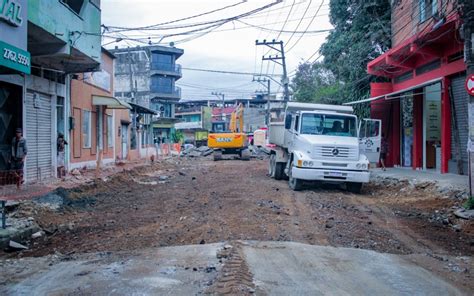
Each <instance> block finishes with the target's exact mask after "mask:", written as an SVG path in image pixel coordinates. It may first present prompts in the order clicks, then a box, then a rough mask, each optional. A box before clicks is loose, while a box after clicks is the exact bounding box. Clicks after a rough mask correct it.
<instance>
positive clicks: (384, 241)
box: [0, 156, 474, 294]
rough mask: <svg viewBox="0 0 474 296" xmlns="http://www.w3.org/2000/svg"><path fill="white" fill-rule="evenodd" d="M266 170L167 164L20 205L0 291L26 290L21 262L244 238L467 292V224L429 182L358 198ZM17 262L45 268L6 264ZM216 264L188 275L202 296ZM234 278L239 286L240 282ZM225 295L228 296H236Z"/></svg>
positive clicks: (452, 196) (385, 182)
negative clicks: (20, 226) (349, 256)
mask: <svg viewBox="0 0 474 296" xmlns="http://www.w3.org/2000/svg"><path fill="white" fill-rule="evenodd" d="M267 164H268V159H267V157H265V159H263V160H261V159H258V158H253V159H252V160H251V161H250V162H242V161H240V160H223V161H219V162H215V161H213V160H212V156H209V157H205V158H170V159H167V160H162V161H160V162H158V163H156V164H153V165H148V166H140V167H136V168H131V169H125V170H124V171H123V172H120V173H118V174H115V175H111V176H109V177H105V178H102V179H97V180H96V181H94V182H92V183H91V182H90V183H89V184H85V185H82V186H79V187H74V188H71V189H64V188H58V189H56V190H55V191H54V192H52V193H50V194H47V195H43V196H40V197H38V198H35V199H33V200H32V201H30V202H24V203H21V204H20V205H18V206H17V207H15V208H14V209H13V210H12V212H11V214H10V215H9V216H10V217H11V219H12V220H16V219H22V218H23V219H27V218H28V217H32V216H34V217H35V218H34V223H36V224H37V226H38V227H39V229H40V231H42V233H43V235H42V236H40V237H37V238H35V239H29V240H28V241H27V242H23V243H24V244H25V245H27V247H28V249H27V250H22V251H21V252H17V251H14V252H11V251H10V252H3V253H2V255H1V256H2V257H3V259H4V260H2V268H1V270H2V272H1V280H0V291H2V290H3V291H4V292H8V291H10V292H12V291H15V290H14V289H16V288H18V287H19V286H21V285H23V284H25V283H23V284H22V281H23V280H25V275H24V274H22V273H21V272H20V270H23V269H24V268H26V266H25V265H23V264H35V265H37V267H38V266H43V267H44V268H49V267H48V264H50V265H51V266H56V264H58V262H70V261H75V260H79V259H80V258H81V256H83V255H81V254H86V253H87V254H90V255H88V256H92V257H91V258H96V259H97V258H99V257H102V256H104V254H121V255H120V256H139V255H137V252H138V253H139V252H142V251H145V250H153V249H155V250H159V249H161V248H163V247H170V246H190V245H204V244H205V245H210V244H215V243H218V244H219V243H222V244H224V245H225V244H228V245H230V246H233V247H234V248H237V245H238V244H239V242H251V241H260V242H270V241H273V242H297V243H303V244H307V245H308V246H309V245H318V246H332V247H338V248H353V249H363V250H372V251H375V252H377V253H380V254H383V253H388V254H395V255H397V256H399V258H403V260H406V261H407V262H410V264H413V265H414V266H421V267H423V268H425V269H426V270H429V271H430V272H432V273H433V276H438V277H440V278H443V279H444V280H446V281H447V282H449V283H450V284H452V285H453V286H455V287H457V289H459V291H465V292H466V291H470V290H471V291H472V289H473V286H472V281H471V280H470V277H471V273H472V262H471V260H470V256H471V255H472V253H473V251H474V241H473V237H474V235H473V231H474V229H473V228H474V224H473V222H472V220H464V219H462V218H459V217H456V216H455V215H454V214H453V210H452V207H456V206H459V204H460V202H461V201H460V200H459V199H457V198H456V194H458V193H459V192H456V191H446V192H444V193H441V192H439V190H437V189H436V186H435V185H434V184H433V183H413V184H409V183H408V182H397V181H394V180H390V179H383V178H377V179H375V180H373V181H372V182H371V183H369V185H367V186H366V187H364V189H363V192H362V193H361V194H352V193H348V192H347V191H345V190H344V189H343V188H341V187H339V186H335V185H320V186H317V185H315V184H311V183H308V184H305V190H304V191H302V192H294V191H291V189H289V188H288V185H287V182H286V181H277V180H274V179H272V178H270V177H269V176H268V175H267ZM31 219H32V218H31ZM11 223H13V222H11ZM101 254H102V255H101ZM133 254H135V255H133ZM51 256H53V257H51ZM140 256H141V255H140ZM229 256H230V255H229ZM239 256H242V255H239ZM27 257H39V258H38V259H41V258H43V259H41V260H44V258H49V259H47V260H46V261H41V262H39V261H38V262H37V261H34V259H33V258H31V259H28V260H26V261H25V260H22V261H17V260H16V259H15V258H27ZM178 257H179V256H178ZM178 257H177V258H178ZM179 258H181V257H179ZM217 258H219V256H218V257H217ZM245 258H246V257H245ZM245 258H241V259H242V260H244V261H245ZM221 259H222V260H220V262H216V263H217V264H216V265H212V270H211V271H209V270H208V273H206V272H205V271H203V270H197V272H204V273H205V274H206V276H210V278H209V279H207V280H206V281H210V283H208V284H207V285H204V286H203V288H202V289H201V290H200V291H201V292H205V291H208V290H206V289H209V288H210V287H217V286H216V285H217V284H216V285H214V286H213V285H212V283H217V282H219V279H220V277H221V276H222V273H223V272H224V271H225V270H226V267H225V266H226V262H227V261H226V259H225V258H222V257H221ZM234 259H235V258H234ZM31 260H33V261H31ZM183 260H184V262H185V263H182V264H184V265H183V266H181V267H180V266H175V265H173V264H172V263H168V264H171V265H173V268H178V269H179V268H183V270H184V268H190V272H192V269H193V268H197V266H193V264H196V263H193V261H192V260H191V259H183ZM186 260H188V261H186ZM227 260H230V261H232V259H231V258H230V259H227ZM22 262H23V263H22ZM28 262H30V263H28ZM186 262H188V263H186ZM89 264H92V265H90V266H94V264H99V263H94V260H93V261H91V262H90V263H89ZM186 264H187V265H186ZM205 267H209V266H205ZM17 272H20V273H17ZM195 272H196V271H195ZM249 274H250V275H248V276H249V277H250V278H249V281H250V284H251V285H250V284H249V285H250V286H251V287H253V288H252V289H255V284H253V283H252V278H251V277H252V275H251V272H249ZM28 277H31V275H30V276H27V278H28ZM76 277H77V276H76ZM44 280H45V281H47V280H46V279H44ZM234 280H235V281H236V282H238V283H239V285H243V286H245V283H246V282H245V281H244V280H243V279H242V278H237V279H234ZM13 283H18V285H19V286H15V285H13V286H12V284H13ZM206 283H207V282H206ZM247 284H248V283H247ZM165 286H166V285H165ZM15 287H16V288H15ZM238 287H240V286H238ZM234 288H235V287H234ZM160 289H164V290H156V291H162V292H163V291H168V290H166V289H165V288H164V286H162V285H161V286H160ZM193 289H195V287H194V288H193ZM235 289H240V288H235ZM235 289H234V290H232V291H233V293H237V292H236V291H240V292H242V293H243V294H246V293H247V292H246V291H247V290H235ZM242 289H243V288H242ZM63 291H67V290H63ZM170 291H173V289H171V290H170ZM216 291H217V292H216ZM216 291H214V292H216V293H217V294H219V293H220V292H219V291H221V292H222V291H224V290H216ZM69 292H71V291H69ZM69 292H68V293H69ZM197 292H199V291H196V290H193V293H197ZM240 292H238V293H240ZM238 293H237V294H238ZM7 294H8V293H7ZM60 294H61V293H60ZM66 294H67V293H66Z"/></svg>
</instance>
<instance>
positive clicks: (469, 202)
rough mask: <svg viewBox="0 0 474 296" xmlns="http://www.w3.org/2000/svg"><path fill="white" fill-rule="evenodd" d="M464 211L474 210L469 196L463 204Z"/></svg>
mask: <svg viewBox="0 0 474 296" xmlns="http://www.w3.org/2000/svg"><path fill="white" fill-rule="evenodd" d="M463 206H464V208H465V209H466V210H474V197H472V196H470V197H469V198H468V199H467V200H466V201H465V202H464V204H463Z"/></svg>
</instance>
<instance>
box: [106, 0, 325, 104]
mask: <svg viewBox="0 0 474 296" xmlns="http://www.w3.org/2000/svg"><path fill="white" fill-rule="evenodd" d="M240 2H242V3H241V4H239V5H237V6H233V7H231V8H228V9H225V10H221V11H218V12H215V13H212V14H208V15H205V16H202V17H198V18H192V19H188V20H184V21H180V22H175V23H172V24H169V25H165V26H176V25H187V24H193V23H196V22H207V21H212V20H220V19H225V18H229V17H232V16H236V15H239V14H242V13H245V12H248V11H251V10H254V9H257V8H259V7H262V6H264V5H267V4H271V3H274V2H276V0H248V1H241V0H219V1H218V0H212V1H211V0H193V1H191V0H134V1H130V0H102V4H101V8H102V23H103V24H104V25H106V26H117V27H127V28H129V27H140V26H148V25H154V24H159V23H164V22H168V21H174V20H179V19H183V18H186V17H190V16H194V15H197V14H201V13H205V12H208V11H212V10H215V9H219V8H222V7H225V6H229V5H232V4H236V3H240ZM318 8H319V12H318ZM290 10H291V13H290ZM305 11H306V14H305ZM328 14H329V0H326V1H324V0H312V1H311V0H284V1H282V2H281V3H279V4H276V5H274V6H272V7H270V8H267V9H266V10H262V11H260V12H257V13H255V14H253V15H250V16H247V17H245V18H243V19H241V20H242V21H244V22H245V23H247V24H248V25H247V24H243V23H241V22H238V21H234V22H229V23H227V24H225V25H223V26H221V27H219V28H214V30H213V31H212V32H210V33H208V34H205V35H204V36H202V37H199V38H196V39H192V40H189V41H187V42H180V40H183V39H187V38H189V37H198V36H199V35H200V34H202V33H203V32H196V33H193V35H189V36H173V37H168V38H165V39H163V40H162V41H161V42H162V43H161V44H160V45H169V43H170V42H176V45H175V46H176V47H178V48H182V49H184V55H183V56H182V57H181V58H180V59H179V60H178V63H179V64H181V65H182V66H183V67H186V68H201V69H214V70H224V71H236V72H249V73H263V74H266V73H269V74H271V73H274V74H281V73H282V70H281V69H282V68H281V66H280V65H278V64H275V63H274V62H271V61H270V62H269V61H264V62H263V63H262V60H261V59H262V55H264V54H266V53H267V52H268V50H269V48H268V47H265V46H255V40H257V39H259V40H263V39H266V40H272V39H276V38H278V40H282V41H284V44H285V50H286V51H287V53H286V55H287V69H288V72H289V73H290V74H291V73H292V71H293V70H294V69H295V68H296V67H297V66H298V64H299V63H300V62H302V61H305V60H307V59H308V58H309V57H310V56H312V55H313V54H314V53H315V52H316V51H317V50H318V49H319V47H320V45H321V43H323V42H324V40H325V38H326V36H327V34H328V33H327V32H323V33H316V32H314V31H318V30H325V29H331V28H332V27H331V24H330V23H329V17H328ZM303 15H304V17H303ZM285 20H287V22H286V23H285ZM298 24H299V26H298ZM249 25H252V26H259V27H263V28H265V29H267V31H265V30H262V29H259V28H255V27H250V26H249ZM193 29H196V27H189V28H177V29H173V30H166V31H165V30H160V31H132V32H123V34H124V35H125V36H127V37H132V38H134V39H137V38H139V39H140V40H142V38H144V39H143V40H144V41H146V39H147V38H148V37H151V38H152V39H151V40H152V41H153V42H157V41H158V40H159V39H160V37H161V36H162V35H163V34H170V33H173V34H174V33H182V32H184V31H189V30H193ZM268 30H271V31H268ZM281 30H283V31H290V32H291V31H298V32H297V33H295V34H292V33H290V32H282V33H281V34H280V31H281ZM302 32H307V33H306V34H302ZM106 34H107V33H106ZM278 35H280V36H278ZM300 37H302V38H300ZM290 38H291V39H290ZM111 42H112V43H111ZM103 43H104V44H107V43H109V44H108V45H107V46H106V47H107V48H113V47H114V46H119V47H127V46H133V45H139V44H140V43H139V42H138V43H137V42H134V41H131V40H124V41H121V42H113V40H112V39H107V38H105V39H104V41H103ZM140 45H143V44H140ZM268 54H273V55H275V54H276V52H274V51H272V52H269V53H268ZM318 56H319V54H315V55H314V57H313V58H312V59H311V61H313V60H314V59H315V58H317V57H318ZM293 73H294V72H293ZM276 79H277V80H279V78H278V77H276ZM177 85H179V86H180V87H181V88H182V90H183V94H182V97H183V99H186V100H187V99H207V98H213V96H212V95H211V92H213V91H217V92H222V93H224V94H226V97H227V98H249V97H251V96H252V94H253V93H254V92H255V91H256V90H263V89H264V88H263V87H261V86H260V85H259V84H258V83H257V82H252V76H245V75H232V74H220V73H206V72H196V71H191V70H183V78H181V79H180V80H179V81H178V82H177ZM271 91H272V92H277V91H279V92H281V91H282V89H281V88H279V87H278V85H276V83H274V82H272V83H271Z"/></svg>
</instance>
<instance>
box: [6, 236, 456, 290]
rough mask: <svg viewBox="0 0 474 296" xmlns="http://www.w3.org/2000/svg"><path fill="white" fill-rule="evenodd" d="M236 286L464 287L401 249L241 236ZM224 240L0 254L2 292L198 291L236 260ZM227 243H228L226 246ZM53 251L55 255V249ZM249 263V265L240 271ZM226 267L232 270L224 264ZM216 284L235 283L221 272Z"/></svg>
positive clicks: (430, 288)
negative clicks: (59, 254)
mask: <svg viewBox="0 0 474 296" xmlns="http://www.w3.org/2000/svg"><path fill="white" fill-rule="evenodd" d="M239 245H240V246H241V247H240V250H241V251H240V252H239V253H240V254H241V255H240V257H241V258H242V259H243V261H244V262H243V263H242V264H238V265H237V268H236V269H235V268H234V271H236V272H237V273H236V274H233V275H232V280H233V281H234V282H235V281H237V283H234V284H235V285H236V286H237V287H238V286H240V285H241V284H242V283H240V281H244V282H248V283H250V284H249V285H251V286H253V287H254V288H253V290H254V291H253V292H254V293H255V294H256V295H462V292H461V291H459V290H458V289H457V288H455V287H454V286H452V285H451V284H449V283H448V282H446V281H445V280H443V279H441V278H440V277H438V276H436V275H435V274H434V273H432V272H430V271H429V270H426V269H424V268H422V267H419V266H416V265H414V264H413V263H410V262H408V261H407V260H405V259H403V258H402V257H401V256H397V255H391V254H381V253H377V252H374V251H369V250H361V249H349V248H334V247H326V246H313V245H306V244H301V243H293V242H252V241H248V242H245V241H244V242H239V243H238V245H234V248H239V247H238V246H239ZM223 247H224V243H220V244H219V243H218V244H208V245H188V246H176V247H165V248H158V249H149V250H144V251H139V252H136V253H133V254H130V253H105V254H104V253H97V254H88V255H79V256H77V257H76V258H75V259H73V260H72V259H68V260H61V259H56V260H55V259H54V258H51V256H48V257H41V258H22V259H20V260H9V261H7V262H5V261H4V262H1V261H0V267H1V268H0V294H2V295H31V294H32V292H33V291H34V292H33V294H35V295H71V294H74V295H76V294H77V295H79V294H81V295H89V294H95V295H106V294H114V295H196V294H200V293H206V291H208V290H207V289H208V288H209V286H210V285H212V284H213V283H214V282H215V281H216V280H218V279H219V275H221V274H224V276H225V274H226V273H227V271H228V270H229V269H228V268H231V269H232V267H235V266H234V265H235V264H236V262H235V260H234V262H233V259H231V260H230V261H228V266H227V267H228V268H227V269H226V261H225V260H224V261H223V263H220V262H219V260H218V259H217V256H216V255H217V254H218V253H219V251H220V250H222V248H223ZM228 248H229V247H228ZM53 257H54V255H53ZM247 267H248V272H247V271H243V270H244V269H245V270H246V269H247ZM226 270H227V271H226ZM217 283H218V284H219V286H222V287H223V288H226V287H225V286H226V285H231V284H230V283H229V282H228V281H227V280H225V281H222V280H218V282H217Z"/></svg>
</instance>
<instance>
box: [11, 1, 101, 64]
mask: <svg viewBox="0 0 474 296" xmlns="http://www.w3.org/2000/svg"><path fill="white" fill-rule="evenodd" d="M3 2H5V1H3ZM7 2H8V1H7ZM10 2H11V1H10ZM25 2H26V1H25ZM5 3H6V2H5ZM73 4H74V5H73ZM99 5H100V1H98V0H95V1H76V2H74V3H72V2H71V5H69V4H67V2H65V1H51V0H34V1H32V0H30V1H28V51H29V52H30V53H31V62H32V64H36V65H39V66H42V67H45V68H51V69H55V70H60V71H64V72H66V73H81V72H90V71H94V70H97V69H98V66H99V64H100V56H101V46H100V38H101V37H100V8H99ZM25 21H26V20H25ZM83 32H87V33H88V34H83Z"/></svg>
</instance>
